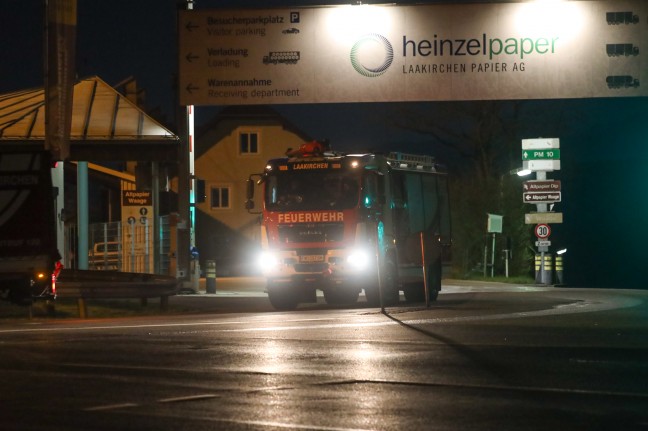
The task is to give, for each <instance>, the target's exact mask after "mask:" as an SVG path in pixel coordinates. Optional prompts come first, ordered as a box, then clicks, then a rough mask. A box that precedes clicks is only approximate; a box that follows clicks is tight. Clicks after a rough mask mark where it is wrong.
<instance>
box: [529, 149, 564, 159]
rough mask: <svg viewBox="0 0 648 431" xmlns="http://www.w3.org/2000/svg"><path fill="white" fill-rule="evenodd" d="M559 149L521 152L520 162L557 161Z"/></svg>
mask: <svg viewBox="0 0 648 431" xmlns="http://www.w3.org/2000/svg"><path fill="white" fill-rule="evenodd" d="M559 159H560V148H556V149H551V150H522V160H559Z"/></svg>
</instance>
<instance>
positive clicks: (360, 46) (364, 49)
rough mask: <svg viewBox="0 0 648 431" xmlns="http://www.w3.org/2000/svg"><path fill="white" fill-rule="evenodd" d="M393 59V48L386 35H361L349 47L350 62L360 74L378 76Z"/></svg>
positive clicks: (371, 76) (370, 76)
mask: <svg viewBox="0 0 648 431" xmlns="http://www.w3.org/2000/svg"><path fill="white" fill-rule="evenodd" d="M393 61H394V48H393V47H392V44H391V43H389V41H388V40H387V38H386V37H384V36H382V35H380V34H376V33H371V34H367V35H365V36H363V37H361V38H360V39H359V40H358V41H357V42H356V43H355V44H354V45H353V47H352V48H351V64H352V65H353V68H354V69H355V70H356V72H358V73H359V74H360V75H363V76H366V77H368V78H374V77H376V76H380V75H382V74H383V73H385V72H386V71H387V69H389V66H391V64H392V62H393Z"/></svg>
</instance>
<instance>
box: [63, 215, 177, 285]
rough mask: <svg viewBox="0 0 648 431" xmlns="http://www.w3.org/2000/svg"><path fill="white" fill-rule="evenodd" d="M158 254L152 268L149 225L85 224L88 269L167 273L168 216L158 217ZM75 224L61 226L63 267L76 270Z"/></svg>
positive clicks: (152, 258)
mask: <svg viewBox="0 0 648 431" xmlns="http://www.w3.org/2000/svg"><path fill="white" fill-rule="evenodd" d="M159 225H160V232H159V244H160V248H159V254H158V256H157V263H158V265H159V270H158V271H156V270H155V261H156V259H155V256H154V247H153V240H154V238H155V236H154V232H153V226H152V224H143V225H136V224H122V223H121V222H109V223H93V224H91V225H90V226H89V227H88V244H89V246H88V248H89V250H88V269H93V270H112V271H123V272H139V273H148V274H153V273H156V272H157V273H158V274H169V260H170V258H169V253H170V244H171V238H170V229H169V217H168V216H162V217H160V223H159ZM77 238H78V237H77V226H76V225H68V226H66V227H65V241H64V243H65V253H64V256H65V259H64V265H65V267H66V268H72V269H77V268H78V262H77V259H76V256H78V247H77V244H78V240H77Z"/></svg>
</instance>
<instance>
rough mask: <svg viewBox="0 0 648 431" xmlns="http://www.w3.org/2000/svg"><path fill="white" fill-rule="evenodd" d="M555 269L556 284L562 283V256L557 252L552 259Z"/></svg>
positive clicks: (563, 281)
mask: <svg viewBox="0 0 648 431" xmlns="http://www.w3.org/2000/svg"><path fill="white" fill-rule="evenodd" d="M554 265H555V270H556V284H564V283H565V280H564V272H563V271H564V268H563V257H562V256H561V255H559V254H557V255H556V258H555V260H554Z"/></svg>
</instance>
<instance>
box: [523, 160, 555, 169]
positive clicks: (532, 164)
mask: <svg viewBox="0 0 648 431" xmlns="http://www.w3.org/2000/svg"><path fill="white" fill-rule="evenodd" d="M522 168H524V169H529V170H531V171H534V172H535V171H559V170H560V160H525V161H523V162H522Z"/></svg>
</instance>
